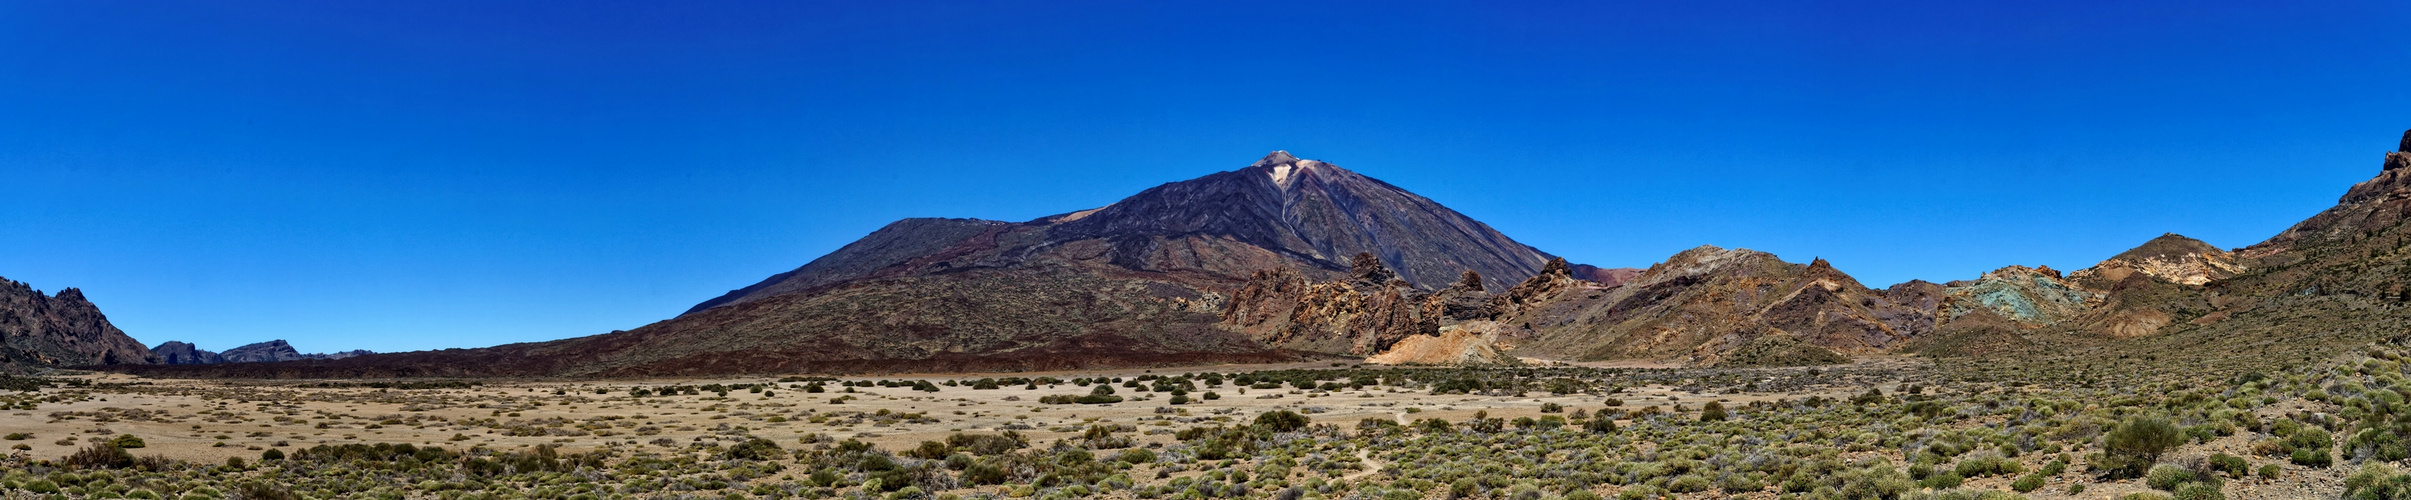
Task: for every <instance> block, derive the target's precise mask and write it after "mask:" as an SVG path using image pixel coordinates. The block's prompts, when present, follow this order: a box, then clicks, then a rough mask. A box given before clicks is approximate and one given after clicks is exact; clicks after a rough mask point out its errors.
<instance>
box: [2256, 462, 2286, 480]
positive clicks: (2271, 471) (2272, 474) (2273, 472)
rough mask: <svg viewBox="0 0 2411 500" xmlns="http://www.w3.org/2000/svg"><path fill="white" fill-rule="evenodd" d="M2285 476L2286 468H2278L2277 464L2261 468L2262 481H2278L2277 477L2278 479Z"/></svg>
mask: <svg viewBox="0 0 2411 500" xmlns="http://www.w3.org/2000/svg"><path fill="white" fill-rule="evenodd" d="M2284 474H2285V468H2284V467H2278V466H2277V464H2268V465H2263V466H2260V478H2261V479H2268V480H2275V479H2277V477H2278V476H2281V475H2284Z"/></svg>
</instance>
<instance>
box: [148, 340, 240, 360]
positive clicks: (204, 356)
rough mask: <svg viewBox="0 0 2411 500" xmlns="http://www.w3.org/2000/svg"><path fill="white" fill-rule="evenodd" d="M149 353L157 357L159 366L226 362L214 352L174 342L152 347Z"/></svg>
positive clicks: (224, 358)
mask: <svg viewBox="0 0 2411 500" xmlns="http://www.w3.org/2000/svg"><path fill="white" fill-rule="evenodd" d="M151 353H152V354H157V355H159V362H160V363H161V364H170V365H206V364H213V363H224V362H226V357H225V356H222V355H219V354H218V353H215V352H210V351H206V350H202V349H201V348H200V347H198V346H194V345H192V344H191V343H187V342H182V341H175V340H170V341H167V342H163V343H160V344H159V345H158V346H157V347H152V348H151Z"/></svg>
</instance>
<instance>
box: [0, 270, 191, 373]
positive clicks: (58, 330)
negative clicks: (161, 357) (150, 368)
mask: <svg viewBox="0 0 2411 500" xmlns="http://www.w3.org/2000/svg"><path fill="white" fill-rule="evenodd" d="M156 362H158V358H157V357H156V356H153V355H152V354H151V350H150V348H147V347H143V345H142V343H140V342H136V341H134V338H133V337H128V336H126V333H125V332H123V331H119V330H118V329H117V326H116V325H111V324H109V318H108V316H104V315H102V314H101V312H100V307H99V306H95V305H93V304H92V301H89V300H85V299H84V292H83V291H82V290H77V289H74V288H69V289H65V290H60V291H59V293H58V295H55V296H52V295H45V294H43V293H42V291H40V290H35V289H33V287H32V286H30V285H26V284H24V283H19V282H16V281H10V280H7V279H0V365H6V366H8V367H15V368H30V367H43V366H48V367H60V366H85V365H126V364H148V363H156Z"/></svg>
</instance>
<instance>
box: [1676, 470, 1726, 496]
mask: <svg viewBox="0 0 2411 500" xmlns="http://www.w3.org/2000/svg"><path fill="white" fill-rule="evenodd" d="M1713 487H1716V483H1715V482H1714V481H1709V480H1708V478H1707V477H1705V476H1701V475H1698V474H1684V475H1681V476H1675V478H1674V480H1673V481H1667V482H1666V491H1671V492H1675V493H1698V492H1702V491H1708V489H1709V488H1713Z"/></svg>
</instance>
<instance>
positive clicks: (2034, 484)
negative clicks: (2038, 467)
mask: <svg viewBox="0 0 2411 500" xmlns="http://www.w3.org/2000/svg"><path fill="white" fill-rule="evenodd" d="M2044 481H2047V479H2044V478H2043V476H2042V475H2041V474H2027V475H2024V476H2019V477H2018V480H2017V481H2015V482H2011V483H2009V488H2010V489H2014V490H2017V491H2018V493H2031V492H2033V491H2034V490H2039V489H2042V488H2043V482H2044Z"/></svg>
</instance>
